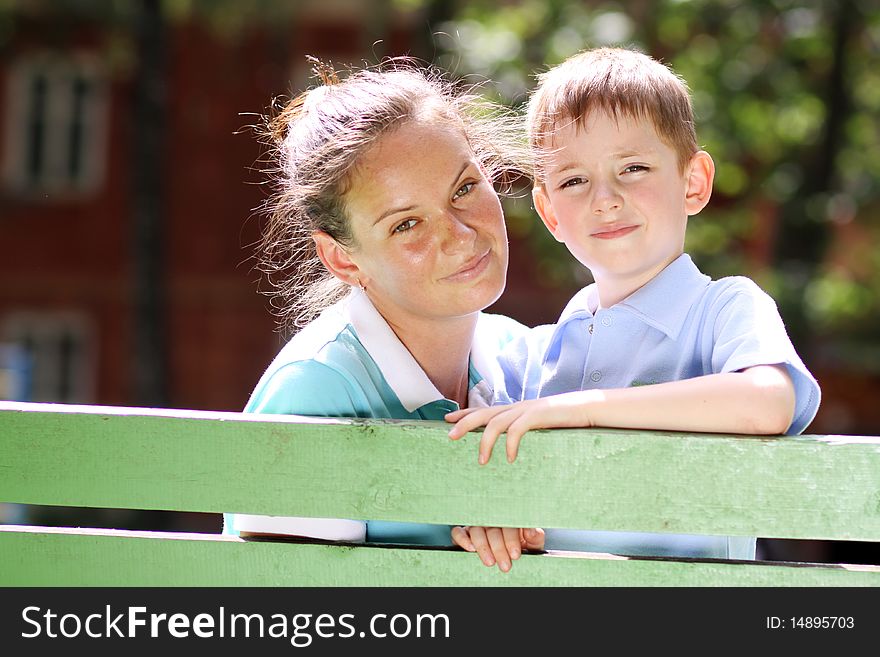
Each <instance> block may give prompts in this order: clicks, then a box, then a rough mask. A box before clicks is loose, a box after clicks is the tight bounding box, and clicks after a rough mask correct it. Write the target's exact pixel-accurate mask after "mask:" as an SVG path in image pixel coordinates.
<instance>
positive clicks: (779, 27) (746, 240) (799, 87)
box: [410, 0, 880, 370]
mask: <svg viewBox="0 0 880 657" xmlns="http://www.w3.org/2000/svg"><path fill="white" fill-rule="evenodd" d="M410 4H412V2H410ZM456 7H457V9H456V11H455V12H454V18H453V19H452V20H451V21H449V22H448V23H446V24H444V25H442V26H436V28H437V31H438V35H437V37H436V38H437V42H438V44H439V45H440V47H442V48H443V49H444V50H443V52H442V53H441V54H440V55H439V56H438V62H437V63H439V64H440V65H442V66H444V67H445V68H448V69H450V70H452V71H454V72H455V73H458V74H462V75H463V74H468V75H474V76H476V79H479V80H485V85H484V87H485V90H486V93H488V94H489V95H493V96H494V97H495V98H496V99H500V100H502V101H503V102H505V103H507V104H509V105H512V106H521V105H522V104H523V103H524V102H525V100H526V99H527V94H528V91H529V89H531V88H532V87H533V86H534V83H535V75H536V74H537V73H540V72H542V71H544V70H546V69H547V68H548V67H550V66H552V65H554V64H557V63H559V62H560V61H562V60H563V59H565V58H566V57H568V56H570V55H572V54H574V53H575V52H578V51H580V50H583V49H585V48H590V47H596V46H602V45H619V46H624V47H633V48H637V49H639V50H642V51H644V52H647V53H649V54H651V55H652V56H654V57H656V58H658V59H660V60H661V61H663V62H665V63H667V64H669V65H670V66H671V67H672V68H673V69H674V70H675V71H676V72H677V73H678V74H679V75H681V76H682V77H683V78H684V79H685V80H687V82H688V84H689V86H690V88H691V90H692V94H693V99H694V106H695V110H696V114H697V129H698V138H699V140H700V143H701V144H702V145H703V147H704V148H706V150H708V151H709V152H710V153H711V154H712V156H713V158H714V159H715V161H716V164H717V165H718V172H717V178H716V183H715V191H714V196H713V199H712V201H711V203H710V204H709V207H708V208H707V209H706V210H704V211H703V212H702V213H701V214H700V215H698V216H697V217H695V218H693V219H691V223H690V227H689V237H688V244H687V249H688V250H689V252H691V253H692V254H693V256H694V257H695V259H696V261H697V262H698V263H699V264H700V266H701V267H702V268H703V269H704V270H705V271H706V272H707V273H710V274H711V275H713V276H715V277H718V276H726V275H734V274H745V275H748V276H751V277H753V278H755V279H756V280H757V281H758V282H759V283H760V284H761V285H762V286H764V287H765V289H767V290H768V291H769V292H771V294H773V295H774V297H775V298H776V299H777V301H778V302H779V304H780V307H781V309H782V311H783V315H784V316H785V318H786V321H787V323H788V325H789V328H790V331H791V332H792V334H793V337H794V338H795V341H796V342H797V343H798V344H799V346H801V347H802V348H804V349H808V348H810V346H813V347H820V346H821V347H822V348H824V347H825V346H827V345H828V344H830V342H829V339H832V338H833V339H834V340H836V341H837V342H839V343H840V344H843V343H847V344H848V348H847V349H846V350H844V349H841V350H840V351H841V353H842V352H844V351H847V352H848V353H849V352H852V351H853V350H852V349H851V347H852V345H853V343H859V342H861V343H864V344H865V347H866V349H867V348H868V347H869V344H868V343H870V342H876V337H875V336H876V335H878V330H880V256H878V255H877V251H876V250H875V249H872V248H861V249H855V250H854V249H852V248H850V247H851V246H852V245H870V244H875V243H877V240H876V238H877V237H880V235H878V232H880V56H878V55H880V4H878V3H876V2H870V1H867V0H864V1H860V0H841V1H839V2H837V1H831V0H827V1H822V0H813V1H808V0H658V1H651V0H638V1H632V2H626V3H622V2H621V3H615V2H604V1H601V0H584V1H581V2H572V1H571V0H519V1H508V2H503V3H498V2H490V1H489V0H485V1H483V0H477V1H471V2H459V3H457V5H456ZM507 212H508V216H509V221H510V225H511V231H512V233H513V234H516V235H521V236H528V237H529V239H530V240H531V242H532V243H533V245H534V247H535V254H536V256H537V257H538V258H539V259H540V260H541V262H542V265H541V270H542V271H543V272H545V273H546V274H547V275H548V277H550V279H551V282H553V283H558V284H563V285H566V284H567V285H572V286H574V285H575V284H576V283H579V282H580V281H578V280H577V277H578V275H581V276H583V272H580V274H579V273H578V272H579V270H581V269H582V268H580V267H576V266H573V264H572V263H573V261H572V260H571V259H570V258H567V257H566V256H565V254H563V253H562V252H561V249H560V247H559V245H557V244H556V243H555V242H554V241H553V240H552V239H549V238H548V237H547V236H546V235H544V233H545V231H544V230H543V228H542V227H541V226H540V222H538V221H537V220H536V219H535V215H534V213H533V211H531V209H530V207H529V203H528V202H527V201H524V200H519V201H517V202H515V203H514V204H512V205H510V206H509V207H508V208H507ZM832 342H833V341H832ZM854 353H857V354H858V353H860V350H858V349H856V350H854ZM856 359H857V360H858V361H859V364H860V365H861V366H865V365H868V363H866V362H864V359H860V358H858V357H857V358H856ZM872 369H877V370H880V363H875V364H874V365H873V366H872Z"/></svg>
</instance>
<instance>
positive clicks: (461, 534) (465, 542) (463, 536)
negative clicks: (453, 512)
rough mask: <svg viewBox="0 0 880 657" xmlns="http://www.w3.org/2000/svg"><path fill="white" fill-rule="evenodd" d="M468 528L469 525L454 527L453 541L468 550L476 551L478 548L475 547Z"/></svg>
mask: <svg viewBox="0 0 880 657" xmlns="http://www.w3.org/2000/svg"><path fill="white" fill-rule="evenodd" d="M468 529H469V528H468V527H453V528H452V542H453V543H455V544H456V545H457V546H458V547H460V548H461V549H463V550H466V551H467V552H476V551H477V548H475V547H474V543H473V541H471V537H470V534H469V533H468Z"/></svg>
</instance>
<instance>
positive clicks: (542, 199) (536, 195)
mask: <svg viewBox="0 0 880 657" xmlns="http://www.w3.org/2000/svg"><path fill="white" fill-rule="evenodd" d="M532 202H533V203H534V204H535V212H537V213H538V216H539V217H541V221H543V222H544V225H545V226H547V230H549V231H550V234H551V235H553V237H555V238H556V241H557V242H561V241H562V236H561V235H560V234H559V221H558V220H557V219H556V213H555V212H553V204H552V203H551V202H550V199H549V198H548V196H547V192H546V191H544V186H543V185H538V184H536V185H535V186H534V187H532Z"/></svg>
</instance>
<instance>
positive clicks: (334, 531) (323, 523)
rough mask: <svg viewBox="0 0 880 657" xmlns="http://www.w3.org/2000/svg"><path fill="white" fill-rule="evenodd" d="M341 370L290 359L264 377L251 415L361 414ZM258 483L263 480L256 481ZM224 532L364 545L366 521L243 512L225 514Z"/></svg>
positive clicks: (358, 401) (251, 404) (360, 398)
mask: <svg viewBox="0 0 880 657" xmlns="http://www.w3.org/2000/svg"><path fill="white" fill-rule="evenodd" d="M359 393H360V391H359V390H358V389H357V388H356V387H355V386H353V385H352V384H351V382H349V381H348V380H347V379H346V377H345V376H344V375H343V374H342V373H340V372H338V371H337V370H335V369H333V368H331V367H329V366H327V365H325V364H323V363H320V362H318V361H315V360H304V361H299V362H295V363H289V364H287V365H285V366H283V367H281V368H279V369H278V370H276V371H275V372H274V373H272V374H271V375H270V376H269V378H268V379H266V380H264V381H261V383H260V384H259V385H258V386H257V389H256V390H255V391H254V393H253V394H252V395H251V398H250V400H249V401H248V404H247V406H246V407H245V412H246V413H272V414H283V415H311V416H325V417H357V416H359V415H363V413H362V412H359V411H362V406H363V403H364V398H363V394H359ZM255 485H259V482H255ZM223 520H224V523H223V524H224V527H223V533H224V534H233V535H237V534H238V533H239V532H242V531H248V532H257V533H268V534H283V535H290V536H307V537H310V538H319V539H324V540H331V541H347V542H353V543H362V542H364V540H365V539H366V531H367V529H366V527H367V524H366V522H364V521H362V520H345V519H336V518H296V517H285V516H263V515H251V514H242V513H226V514H224V515H223Z"/></svg>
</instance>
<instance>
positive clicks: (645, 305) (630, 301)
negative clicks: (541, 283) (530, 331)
mask: <svg viewBox="0 0 880 657" xmlns="http://www.w3.org/2000/svg"><path fill="white" fill-rule="evenodd" d="M711 281H712V279H711V278H709V277H708V276H706V275H705V274H703V273H702V272H700V270H699V269H697V266H696V265H695V264H694V263H693V260H691V257H690V256H689V255H688V254H686V253H683V254H682V255H680V256H679V257H678V258H676V259H675V260H673V261H672V262H671V263H670V264H669V265H667V266H666V268H665V269H663V270H662V271H661V272H660V273H659V274H657V275H656V276H655V277H654V278H652V279H651V280H650V281H648V282H647V283H646V284H645V285H643V286H642V287H641V288H639V289H638V290H636V291H635V292H633V293H632V294H631V295H629V296H628V297H627V298H626V299H624V300H623V301H621V302H620V303H617V304H615V305H614V306H612V307H611V309H617V308H619V309H621V310H625V311H628V312H631V313H633V314H634V315H636V316H638V317H639V318H640V319H641V320H642V321H643V322H645V323H646V324H648V325H649V326H652V327H654V328H656V329H657V330H659V331H662V332H663V333H665V334H666V335H667V336H669V337H670V338H671V339H673V340H674V339H676V338H677V337H678V334H679V333H680V332H681V328H682V326H683V325H684V323H685V321H686V320H687V316H688V312H689V311H690V308H691V306H693V304H694V302H695V301H696V299H697V298H698V297H699V296H700V295H701V294H702V293H703V290H704V288H705V287H706V286H707V285H708V284H709V283H710V282H711ZM597 294H598V291H597V289H596V284H595V283H593V284H592V285H588V286H587V287H585V288H583V289H582V290H581V291H580V292H578V293H577V294H575V295H574V297H572V299H571V301H569V302H568V305H567V306H566V307H565V309H564V310H563V311H562V314H561V315H560V317H559V321H558V323H557V329H556V331H554V339H555V338H556V336H557V335H558V334H559V331H560V327H561V326H562V325H564V324H565V323H567V322H568V321H570V320H573V319H585V318H587V319H588V318H591V317H592V316H593V313H592V312H591V311H590V307H595V305H596V304H595V297H596V295H597ZM591 300H592V301H593V303H592V304H591V303H590V301H591Z"/></svg>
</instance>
